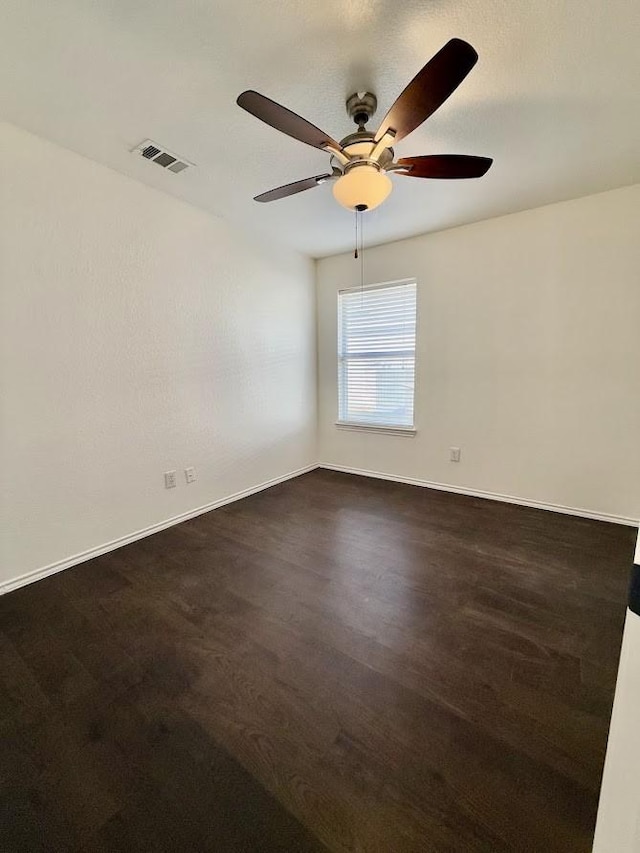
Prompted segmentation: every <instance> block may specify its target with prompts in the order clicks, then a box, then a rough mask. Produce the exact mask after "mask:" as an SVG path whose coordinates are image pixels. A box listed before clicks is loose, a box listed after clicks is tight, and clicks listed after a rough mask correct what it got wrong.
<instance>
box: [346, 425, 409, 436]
mask: <svg viewBox="0 0 640 853" xmlns="http://www.w3.org/2000/svg"><path fill="white" fill-rule="evenodd" d="M335 425H336V427H337V429H348V430H354V432H378V433H381V434H385V435H402V436H404V437H405V438H413V437H414V436H415V434H416V429H415V427H399V426H384V425H382V424H377V425H374V424H356V423H349V422H347V421H336V424H335Z"/></svg>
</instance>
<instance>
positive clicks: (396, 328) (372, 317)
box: [338, 281, 416, 431]
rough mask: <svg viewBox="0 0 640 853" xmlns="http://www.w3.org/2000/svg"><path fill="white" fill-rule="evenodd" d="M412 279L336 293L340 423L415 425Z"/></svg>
mask: <svg viewBox="0 0 640 853" xmlns="http://www.w3.org/2000/svg"><path fill="white" fill-rule="evenodd" d="M415 355H416V283H415V281H401V282H394V283H392V284H380V285H375V286H372V287H365V288H362V289H361V288H353V289H352V290H341V291H340V292H339V293H338V426H340V425H343V426H364V427H375V428H379V429H384V428H385V427H386V428H392V429H400V430H403V429H404V430H407V431H412V430H413V397H414V380H415Z"/></svg>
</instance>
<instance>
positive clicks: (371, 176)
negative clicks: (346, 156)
mask: <svg viewBox="0 0 640 853" xmlns="http://www.w3.org/2000/svg"><path fill="white" fill-rule="evenodd" d="M392 188H393V184H392V183H391V179H390V178H389V176H388V175H385V174H384V172H380V171H379V170H378V169H376V168H375V166H368V165H366V164H365V165H362V166H352V167H351V169H349V171H348V172H347V173H346V174H344V175H342V177H341V178H338V180H337V181H336V182H335V184H334V185H333V195H334V197H335V199H336V201H338V202H339V203H340V204H341V205H342V206H343V207H346V208H347V210H355V209H356V207H358V206H359V205H362V206H363V208H365V209H366V210H373V208H374V207H378V205H379V204H382V202H383V201H384V200H385V199H386V198H387V196H388V195H389V193H390V192H391V190H392Z"/></svg>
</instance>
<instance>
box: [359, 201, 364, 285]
mask: <svg viewBox="0 0 640 853" xmlns="http://www.w3.org/2000/svg"><path fill="white" fill-rule="evenodd" d="M363 212H364V211H362V210H361V211H359V213H360V293H363V292H364V228H363V227H362V214H363Z"/></svg>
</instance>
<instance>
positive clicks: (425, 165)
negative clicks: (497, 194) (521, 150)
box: [394, 154, 493, 178]
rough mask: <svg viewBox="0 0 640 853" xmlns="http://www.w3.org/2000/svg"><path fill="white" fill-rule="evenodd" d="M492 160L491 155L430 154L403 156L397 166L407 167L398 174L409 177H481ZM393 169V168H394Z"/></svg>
mask: <svg viewBox="0 0 640 853" xmlns="http://www.w3.org/2000/svg"><path fill="white" fill-rule="evenodd" d="M492 163H493V160H492V159H491V157H473V156H471V155H469V154H432V155H427V156H426V157H403V158H402V159H401V160H398V166H403V167H405V168H406V169H407V171H406V172H401V171H399V170H398V171H397V172H396V174H398V175H409V177H410V178H481V177H482V176H483V175H484V174H485V173H486V172H487V171H488V170H489V167H490V166H491V164H492ZM394 171H395V170H394Z"/></svg>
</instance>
